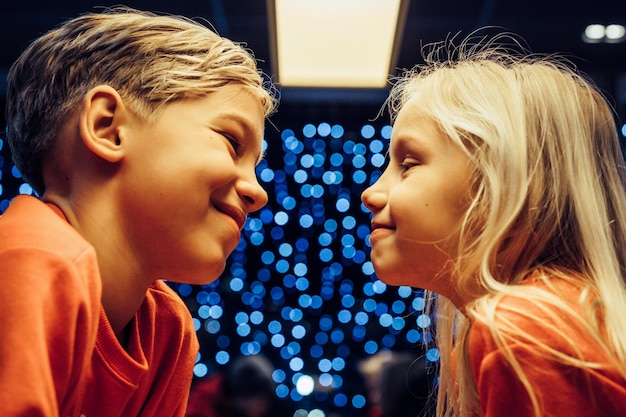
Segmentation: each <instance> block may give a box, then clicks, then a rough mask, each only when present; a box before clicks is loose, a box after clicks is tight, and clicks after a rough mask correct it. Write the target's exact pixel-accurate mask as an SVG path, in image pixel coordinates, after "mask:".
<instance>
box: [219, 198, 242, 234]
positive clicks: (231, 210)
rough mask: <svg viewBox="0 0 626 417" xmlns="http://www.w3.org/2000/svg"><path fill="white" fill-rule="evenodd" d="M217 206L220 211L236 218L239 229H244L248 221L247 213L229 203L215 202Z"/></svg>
mask: <svg viewBox="0 0 626 417" xmlns="http://www.w3.org/2000/svg"><path fill="white" fill-rule="evenodd" d="M215 207H216V208H217V210H218V211H221V212H222V213H224V214H226V215H227V216H230V217H232V218H233V220H235V223H237V226H238V227H239V230H242V229H243V226H244V224H245V223H246V213H245V212H244V211H243V210H242V209H240V208H239V207H236V206H233V205H230V204H227V203H215Z"/></svg>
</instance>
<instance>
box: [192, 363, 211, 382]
mask: <svg viewBox="0 0 626 417" xmlns="http://www.w3.org/2000/svg"><path fill="white" fill-rule="evenodd" d="M208 372H209V368H207V366H206V365H205V364H203V363H199V364H196V365H195V366H194V367H193V374H194V375H195V376H197V377H199V378H203V377H205V376H206V374H207V373H208Z"/></svg>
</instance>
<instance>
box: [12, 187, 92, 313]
mask: <svg viewBox="0 0 626 417" xmlns="http://www.w3.org/2000/svg"><path fill="white" fill-rule="evenodd" d="M0 269H1V270H3V271H10V276H11V278H12V281H13V282H14V283H15V284H16V285H17V283H18V282H19V288H20V289H23V290H24V291H28V288H29V285H30V286H34V287H36V288H38V291H36V292H34V293H32V294H31V296H30V297H29V298H28V300H30V302H36V301H35V299H36V298H34V297H39V298H43V299H44V301H45V302H50V301H52V300H51V299H50V297H51V294H54V295H55V296H57V297H59V298H64V297H66V298H67V296H68V294H69V293H70V292H71V293H72V294H75V295H78V294H79V293H80V294H81V298H84V299H90V300H92V301H93V305H94V306H96V305H98V304H99V298H100V288H101V283H100V274H99V270H98V263H97V259H96V253H95V250H94V248H93V247H92V246H91V245H90V244H89V242H87V241H86V240H85V239H84V238H83V237H82V236H80V234H79V233H78V232H77V231H76V230H75V229H74V228H73V227H72V226H71V225H70V224H69V223H68V222H67V221H66V219H65V218H64V217H63V214H62V213H61V212H60V210H58V209H57V208H56V207H54V206H51V205H49V204H45V203H43V202H42V201H40V200H38V199H37V198H35V197H31V196H18V197H16V198H15V199H14V200H13V201H12V203H11V204H10V205H9V208H8V209H7V210H6V212H5V213H4V214H3V215H2V216H0ZM73 298H76V297H73ZM66 303H67V304H68V307H69V303H70V299H69V298H67V299H66Z"/></svg>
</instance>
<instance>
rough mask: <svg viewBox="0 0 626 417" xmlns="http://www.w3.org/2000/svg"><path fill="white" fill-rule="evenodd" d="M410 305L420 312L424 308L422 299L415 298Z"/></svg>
mask: <svg viewBox="0 0 626 417" xmlns="http://www.w3.org/2000/svg"><path fill="white" fill-rule="evenodd" d="M411 305H412V306H413V308H414V309H415V310H417V311H422V310H424V307H426V301H425V300H424V299H423V298H422V297H416V298H414V299H413V303H412V304H411Z"/></svg>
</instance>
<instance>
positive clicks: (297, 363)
mask: <svg viewBox="0 0 626 417" xmlns="http://www.w3.org/2000/svg"><path fill="white" fill-rule="evenodd" d="M289 367H290V368H291V370H292V371H300V370H302V368H304V361H303V360H302V359H301V358H298V357H296V358H292V359H291V360H290V361H289Z"/></svg>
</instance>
